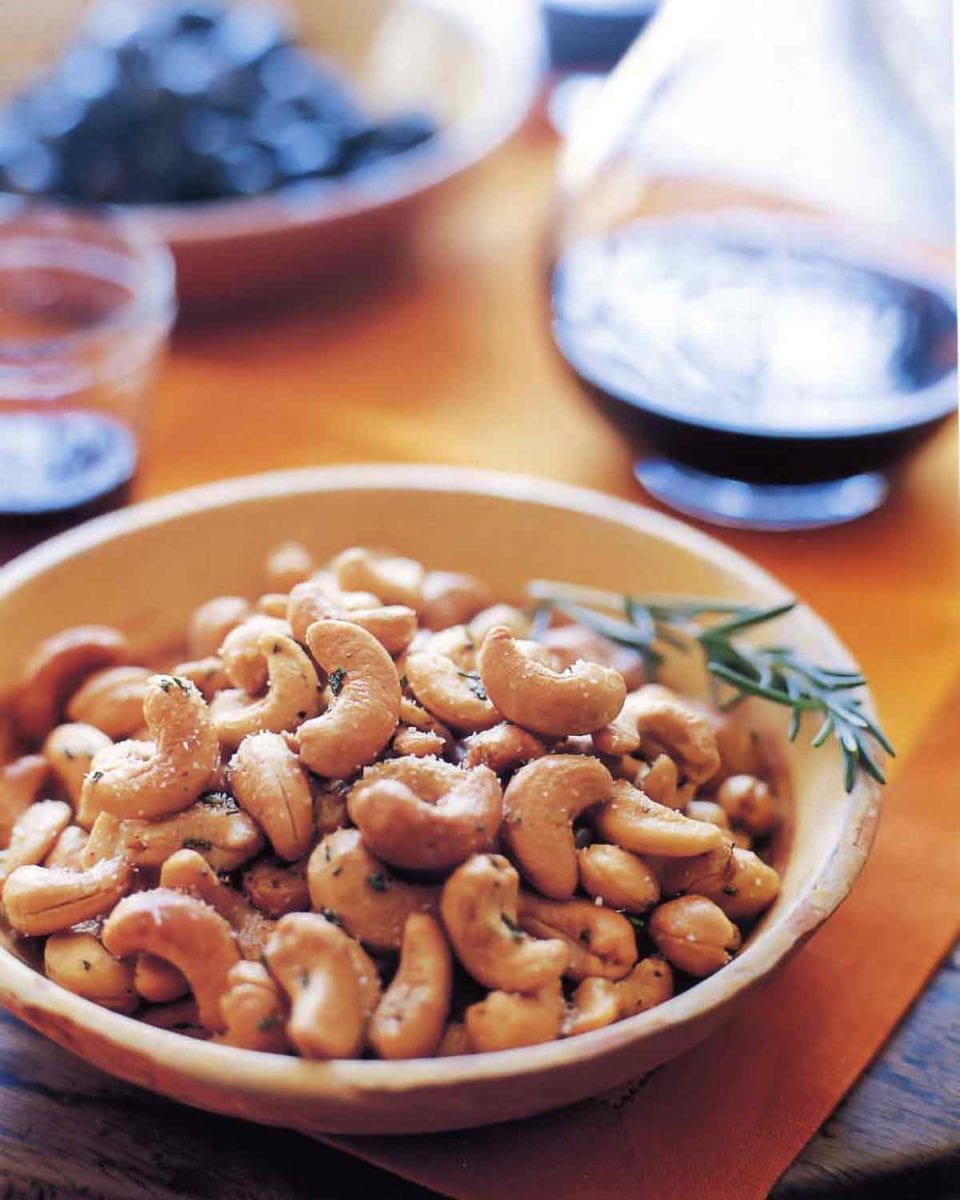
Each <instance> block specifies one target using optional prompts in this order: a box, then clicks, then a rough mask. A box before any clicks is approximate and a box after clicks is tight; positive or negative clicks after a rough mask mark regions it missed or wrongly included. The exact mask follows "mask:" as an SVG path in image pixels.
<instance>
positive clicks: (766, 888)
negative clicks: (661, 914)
mask: <svg viewBox="0 0 960 1200" xmlns="http://www.w3.org/2000/svg"><path fill="white" fill-rule="evenodd" d="M657 869H658V870H659V872H660V876H661V879H662V880H663V886H664V891H665V892H667V893H668V894H669V895H675V896H676V895H681V896H682V895H687V894H690V893H694V894H696V895H698V896H706V897H707V899H708V900H712V901H713V902H714V904H716V905H717V907H718V908H720V909H722V910H723V912H725V913H726V915H727V916H728V917H730V918H731V919H732V920H737V921H740V920H744V919H746V918H748V917H755V916H757V914H758V913H761V912H763V910H764V909H766V908H769V907H770V905H771V904H772V903H773V901H774V900H775V899H776V896H777V893H778V892H779V890H780V876H779V875H778V874H777V872H776V871H775V870H774V869H773V867H770V866H768V865H767V864H766V863H765V862H764V861H763V860H762V859H761V858H758V856H757V855H756V854H754V853H753V851H752V850H742V849H741V848H740V847H739V846H736V845H735V844H734V843H733V842H731V841H727V842H725V843H724V845H723V846H721V847H720V849H718V850H711V851H710V853H709V854H700V855H698V856H697V857H696V858H682V859H663V860H661V862H660V863H659V864H658V868H657Z"/></svg>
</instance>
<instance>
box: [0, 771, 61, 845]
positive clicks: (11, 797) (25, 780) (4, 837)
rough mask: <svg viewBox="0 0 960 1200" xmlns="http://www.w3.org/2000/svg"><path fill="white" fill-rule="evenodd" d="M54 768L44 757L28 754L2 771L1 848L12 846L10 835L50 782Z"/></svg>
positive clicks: (0, 800)
mask: <svg viewBox="0 0 960 1200" xmlns="http://www.w3.org/2000/svg"><path fill="white" fill-rule="evenodd" d="M49 773H50V764H49V763H48V762H47V760H46V758H45V757H44V756H43V755H41V754H24V755H23V756H22V757H20V758H17V759H14V761H13V762H11V763H7V764H6V765H5V766H3V767H0V846H7V845H9V843H10V833H11V831H12V830H13V827H14V825H15V824H16V823H17V821H19V819H20V818H21V817H22V816H23V814H24V813H25V812H26V811H27V809H28V808H29V807H30V805H31V804H33V802H34V801H35V800H36V799H37V795H38V793H39V791H40V789H41V787H43V785H44V783H46V781H47V776H48V774H49Z"/></svg>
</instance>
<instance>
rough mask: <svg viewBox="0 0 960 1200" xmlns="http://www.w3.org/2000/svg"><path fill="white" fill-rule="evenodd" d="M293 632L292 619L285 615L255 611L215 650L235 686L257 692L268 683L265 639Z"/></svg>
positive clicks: (242, 689)
mask: <svg viewBox="0 0 960 1200" xmlns="http://www.w3.org/2000/svg"><path fill="white" fill-rule="evenodd" d="M291 635H292V631H291V629H290V623H289V622H288V621H285V620H283V618H281V617H269V616H265V615H263V614H260V613H254V614H253V615H251V616H248V617H247V618H246V619H245V620H244V621H242V622H241V623H240V624H239V625H235V626H234V627H233V629H231V630H230V632H229V633H228V634H227V635H226V637H225V638H224V639H223V641H222V642H221V643H220V645H219V646H218V647H217V649H216V650H215V651H214V653H215V655H216V657H217V658H219V659H220V661H221V663H222V664H223V669H224V671H225V673H226V675H227V678H228V679H229V680H230V682H231V683H232V684H233V686H234V687H235V688H239V689H240V691H241V692H246V693H247V695H249V696H256V695H258V694H259V693H260V692H262V691H263V689H264V688H265V687H266V685H267V674H268V671H267V668H268V665H269V664H268V661H267V657H266V654H265V653H264V650H263V645H262V642H263V639H264V638H265V637H274V638H282V637H285V638H289V637H290V636H291Z"/></svg>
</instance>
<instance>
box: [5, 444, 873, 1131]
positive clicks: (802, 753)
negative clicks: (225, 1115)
mask: <svg viewBox="0 0 960 1200" xmlns="http://www.w3.org/2000/svg"><path fill="white" fill-rule="evenodd" d="M285 538H297V539H299V540H301V541H303V542H304V543H306V544H307V545H308V546H309V547H310V549H311V550H312V551H313V552H314V554H315V555H316V556H317V557H318V558H323V557H325V556H328V555H330V554H332V553H334V552H336V551H337V550H339V549H341V548H343V547H344V546H346V545H349V544H352V543H365V544H371V545H381V546H387V545H389V546H393V547H396V548H397V549H398V550H400V551H402V552H404V553H407V554H409V555H412V556H414V557H418V558H420V559H422V560H423V561H424V562H425V563H427V564H428V565H430V566H435V567H442V568H446V569H451V570H466V571H471V572H474V573H476V574H477V575H479V576H481V577H482V578H485V579H486V580H487V581H488V582H489V583H490V584H491V585H492V586H493V587H494V589H495V590H496V591H497V592H498V593H500V594H502V595H503V596H504V597H506V598H512V599H516V600H520V599H522V598H523V595H524V585H525V583H526V581H527V580H528V579H530V578H531V577H535V576H540V577H546V578H552V579H558V580H565V581H569V582H572V583H579V584H584V585H590V586H594V587H599V588H606V589H610V590H614V591H618V592H631V593H633V594H643V593H657V594H667V593H680V594H684V595H701V596H711V597H721V598H728V599H738V600H748V601H752V602H757V603H764V604H769V603H774V602H777V601H779V600H781V599H783V597H784V591H783V589H782V588H781V587H780V585H778V584H777V583H776V582H775V581H774V580H772V579H771V578H770V577H769V576H767V575H766V574H765V573H764V572H762V571H760V570H759V569H758V568H756V567H754V566H752V565H751V564H750V563H749V562H748V561H747V560H745V559H743V558H741V557H740V556H739V555H736V554H734V553H733V552H731V551H728V550H727V549H726V548H725V547H723V546H722V545H720V544H719V543H717V542H714V541H713V540H712V539H710V538H707V537H705V536H704V535H701V534H699V533H697V532H696V531H694V530H692V529H689V528H687V527H686V526H683V525H681V524H679V523H678V522H675V521H672V520H670V519H667V518H663V517H660V516H658V515H657V514H653V513H650V512H647V511H644V510H642V509H639V508H636V507H634V506H632V505H628V504H625V503H623V502H620V501H616V500H612V499H610V498H607V497H603V496H599V495H597V494H595V493H590V492H582V491H579V490H577V489H572V488H566V487H561V486H559V485H553V484H545V483H543V482H540V481H534V480H524V479H518V478H516V477H510V476H500V475H495V474H487V473H478V472H465V471H455V470H448V469H444V468H423V467H412V468H410V467H407V468H404V467H382V468H376V467H374V468H356V467H353V468H345V469H343V468H337V469H326V470H316V471H303V472H286V473H280V474H275V475H266V476H261V477H259V478H257V479H253V480H241V481H237V482H234V483H226V484H221V485H215V486H214V487H212V488H203V489H197V490H196V491H194V492H186V493H180V494H178V495H175V496H172V497H169V498H167V499H165V500H161V501H155V502H153V503H152V504H149V505H145V506H140V508H139V509H133V510H129V511H127V512H125V513H119V514H115V515H112V516H108V517H105V518H101V519H100V520H98V521H95V522H92V523H90V524H89V525H87V526H82V527H80V528H79V529H77V530H75V531H73V532H72V533H70V534H67V535H64V536H63V537H61V538H59V539H55V540H54V541H53V542H50V543H47V544H46V545H44V546H41V547H39V548H38V549H37V550H35V551H33V552H31V553H30V554H28V555H26V556H24V557H23V558H21V559H19V560H17V561H15V562H14V563H12V564H10V565H9V566H8V567H7V568H5V569H4V570H3V571H2V572H0V620H2V623H3V627H4V629H5V630H6V631H7V637H5V638H3V639H0V691H2V690H5V689H7V688H9V687H10V686H11V685H12V684H13V682H14V681H15V679H16V676H17V672H18V671H19V669H20V667H21V665H22V663H23V660H24V658H25V656H26V654H27V653H28V652H29V650H30V648H31V647H32V646H33V645H34V644H35V643H36V642H37V641H38V640H39V639H41V638H43V637H45V636H47V635H48V634H50V633H52V632H54V631H56V630H58V629H60V628H63V627H64V626H67V625H72V624H77V623H83V622H105V623H108V624H116V625H118V626H120V627H122V628H123V629H125V630H126V631H127V632H128V633H129V634H130V635H131V637H132V638H133V640H134V642H135V643H136V644H137V645H138V646H139V647H141V648H143V649H144V650H148V649H152V648H156V647H158V646H163V645H165V644H175V643H177V642H178V641H179V640H180V638H181V637H182V631H183V629H184V627H185V623H186V621H187V619H188V617H189V615H190V613H191V611H192V610H193V609H194V608H195V607H196V606H197V604H199V603H200V602H202V601H203V600H206V599H209V598H210V597H211V596H215V595H218V594H225V593H241V594H248V595H256V594H257V593H258V592H259V591H260V590H261V578H260V571H261V563H262V561H263V557H264V554H265V551H266V550H267V549H268V548H269V547H271V546H272V545H274V544H276V542H277V541H279V540H282V539H285ZM777 639H778V641H784V642H789V643H791V644H794V645H797V646H799V647H801V648H803V649H804V650H805V651H806V652H807V653H808V654H809V655H810V656H811V657H813V658H815V659H817V660H819V661H821V662H823V663H824V664H829V665H833V666H837V667H848V666H849V665H850V661H851V660H850V658H849V656H848V654H847V653H846V651H845V650H844V648H843V647H842V646H841V645H840V643H839V642H838V641H837V640H836V638H835V637H834V636H833V634H832V633H831V632H830V631H829V629H828V628H827V627H826V626H825V625H824V624H823V623H822V622H821V621H820V620H819V619H818V618H817V617H816V616H815V615H814V614H812V613H810V612H809V611H808V610H806V609H803V608H799V609H797V610H795V611H794V612H793V613H791V614H790V615H789V616H788V617H786V618H784V619H783V620H782V622H781V623H780V627H779V629H778V632H777ZM668 681H669V682H675V683H677V684H679V685H680V686H682V687H684V688H685V689H687V690H691V691H694V692H699V691H702V690H703V688H704V686H705V677H704V672H703V670H702V666H701V664H699V663H698V662H697V661H696V659H695V658H694V657H692V656H691V657H688V658H684V657H682V656H678V657H677V658H675V659H673V660H671V661H670V664H669V672H668ZM742 719H743V720H744V721H745V722H747V723H749V725H750V726H751V728H755V729H756V730H757V731H758V732H759V733H760V735H761V736H763V737H764V738H766V739H773V740H775V741H776V744H777V746H778V747H779V753H780V754H782V762H783V768H784V770H785V773H786V778H788V779H789V786H790V790H791V792H792V810H791V812H792V820H791V822H790V827H789V843H790V846H789V855H785V850H786V843H785V842H784V843H782V844H781V846H780V854H779V857H780V859H781V861H780V864H779V865H781V866H783V867H784V868H785V871H784V879H783V888H782V892H781V895H780V898H779V899H778V900H777V902H776V904H775V905H774V907H773V908H772V909H771V910H770V911H769V912H768V914H767V915H766V916H765V918H764V920H763V921H762V922H761V924H760V925H759V927H758V929H757V931H756V932H755V933H754V934H753V936H752V939H751V941H750V944H749V945H748V946H747V948H746V950H745V951H744V952H743V953H742V955H741V956H739V957H738V958H737V959H736V960H735V961H734V963H732V964H731V965H730V966H729V967H727V968H725V969H724V970H723V971H721V972H719V973H718V974H717V975H715V976H713V977H711V978H709V979H707V980H705V981H703V982H701V983H700V984H699V985H698V986H697V987H696V988H693V989H691V990H690V991H689V992H687V993H684V994H683V995H681V996H679V997H677V998H676V999H675V1000H673V1001H670V1002H668V1003H667V1004H665V1005H663V1006H661V1007H660V1008H658V1009H655V1010H652V1011H651V1012H649V1013H646V1014H642V1015H641V1016H639V1017H635V1018H631V1019H630V1020H628V1021H624V1022H621V1023H619V1025H617V1026H611V1027H609V1029H607V1030H600V1031H598V1032H597V1033H596V1034H588V1035H584V1036H583V1037H581V1038H578V1039H574V1041H573V1042H567V1043H553V1044H550V1045H548V1046H541V1047H534V1048H531V1049H530V1050H527V1051H524V1052H523V1053H522V1057H518V1056H519V1055H521V1052H518V1051H507V1052H503V1053H500V1054H497V1055H486V1056H479V1059H487V1060H503V1063H505V1064H506V1065H501V1066H497V1065H496V1064H494V1066H490V1064H489V1063H486V1064H484V1063H481V1062H479V1061H474V1060H472V1059H465V1060H457V1062H456V1064H454V1062H453V1060H428V1061H425V1062H423V1063H420V1064H413V1063H410V1064H380V1063H373V1062H354V1063H342V1064H341V1063H335V1064H314V1063H310V1064H304V1063H298V1062H295V1061H290V1060H283V1059H276V1060H273V1056H269V1057H270V1059H271V1065H270V1067H269V1070H268V1071H264V1069H263V1066H262V1060H263V1058H264V1056H255V1058H256V1060H257V1062H258V1063H260V1066H259V1067H258V1068H257V1069H258V1070H259V1071H260V1084H258V1086H263V1083H262V1081H263V1079H264V1078H267V1077H268V1076H269V1077H271V1078H275V1079H276V1080H286V1081H287V1083H289V1081H290V1080H292V1079H296V1080H297V1081H299V1083H300V1084H301V1085H302V1086H303V1087H307V1088H308V1090H309V1088H310V1087H313V1088H315V1089H320V1090H323V1088H324V1087H325V1086H327V1084H328V1083H329V1081H330V1079H331V1078H334V1077H335V1078H337V1079H339V1080H340V1081H341V1082H342V1081H344V1080H347V1081H349V1083H350V1085H351V1088H352V1089H353V1091H352V1092H351V1095H353V1094H354V1093H356V1091H357V1089H360V1091H363V1090H364V1089H374V1088H376V1089H381V1091H382V1089H383V1088H384V1087H389V1089H390V1090H391V1091H392V1092H398V1091H399V1092H402V1090H403V1088H404V1086H405V1083H404V1081H405V1080H407V1081H412V1080H414V1078H416V1079H417V1080H418V1081H419V1082H422V1081H423V1079H424V1078H425V1077H428V1078H429V1079H430V1080H431V1081H432V1082H433V1083H436V1084H438V1085H439V1084H444V1083H446V1084H449V1085H451V1086H452V1085H454V1084H457V1085H464V1086H465V1085H468V1084H469V1082H470V1079H471V1078H473V1077H476V1078H481V1077H483V1076H484V1075H488V1074H489V1073H490V1071H492V1070H495V1069H496V1070H497V1071H499V1072H501V1073H502V1072H506V1073H507V1074H508V1075H511V1074H513V1075H517V1076H520V1075H522V1074H523V1073H524V1072H525V1071H527V1070H528V1066H529V1064H530V1063H531V1062H532V1063H534V1064H540V1065H541V1066H544V1067H549V1065H550V1064H551V1063H553V1062H559V1061H561V1060H564V1059H569V1058H570V1056H571V1055H573V1056H574V1058H580V1059H581V1060H586V1059H589V1057H590V1056H591V1054H592V1053H593V1052H594V1050H595V1051H596V1052H597V1053H598V1054H600V1053H603V1052H605V1050H606V1049H609V1048H610V1047H612V1046H624V1045H626V1044H628V1043H630V1042H639V1041H642V1040H643V1037H644V1034H645V1031H646V1032H648V1033H650V1034H653V1033H654V1032H656V1031H657V1030H658V1029H665V1028H667V1027H669V1026H671V1025H677V1024H682V1023H683V1022H687V1021H690V1020H692V1019H694V1018H695V1017H696V1016H697V1015H698V1014H702V1013H704V1012H706V1011H709V1010H710V1009H711V1007H716V1006H719V1005H720V1004H721V1003H723V1002H725V1001H726V1000H727V999H728V998H729V996H730V994H731V991H736V990H737V989H738V988H747V987H748V986H751V985H752V984H753V983H754V982H756V980H757V979H758V978H759V977H761V976H762V975H763V974H765V973H766V971H768V970H769V969H770V968H771V967H772V966H773V965H775V964H776V962H777V961H778V960H779V959H780V958H782V957H783V956H784V954H785V953H787V952H788V951H789V950H790V949H791V948H792V946H793V943H794V942H796V940H797V938H798V937H801V936H802V935H804V934H805V933H806V932H808V931H809V929H810V928H812V927H813V926H815V925H816V924H817V923H818V920H819V919H822V916H823V915H826V914H827V913H829V912H830V911H831V910H832V908H833V907H835V906H836V904H837V903H838V902H839V900H840V899H842V896H843V894H845V891H846V890H847V889H848V888H849V886H850V884H851V883H852V879H853V877H854V876H855V874H856V870H857V869H858V868H859V865H860V863H861V862H862V858H863V855H864V854H865V852H866V849H867V847H868V843H869V837H870V833H871V831H872V826H873V818H874V816H875V808H876V794H875V792H874V791H873V789H872V788H870V787H867V786H866V785H863V784H859V785H858V786H857V788H856V789H855V791H854V792H853V793H852V794H851V795H849V796H848V795H846V794H845V793H844V790H843V785H842V777H841V776H842V772H841V769H840V764H839V755H837V754H835V753H834V752H833V751H832V749H822V750H819V751H818V750H813V749H811V748H810V746H809V745H808V741H809V737H808V736H807V735H808V733H809V730H808V729H805V730H804V733H803V734H802V735H801V737H800V738H799V739H798V740H797V742H795V743H793V744H789V743H787V742H786V739H785V716H784V714H783V713H781V712H779V711H778V710H776V709H775V708H774V707H773V706H770V705H766V704H756V705H754V704H751V705H749V706H744V710H743V713H742ZM838 857H839V858H840V859H841V860H843V861H842V862H841V863H840V865H839V866H838ZM784 858H785V861H784ZM8 944H9V943H8ZM76 1001H77V998H75V997H69V998H68V1001H64V1003H65V1004H66V1003H68V1002H69V1003H72V1004H74V1008H76V1003H75V1002H76ZM79 1005H80V1008H79V1009H78V1011H81V1012H82V1011H84V1010H86V1009H89V1010H90V1015H89V1024H90V1025H91V1026H96V1027H97V1028H98V1029H99V1030H100V1031H101V1032H104V1031H107V1030H110V1029H113V1028H114V1027H116V1028H117V1029H118V1030H129V1029H130V1028H131V1026H132V1025H133V1023H132V1022H130V1021H129V1020H128V1019H127V1018H123V1017H118V1016H115V1015H114V1014H109V1013H102V1012H101V1011H99V1010H96V1009H95V1008H94V1006H92V1005H88V1004H87V1003H86V1002H84V1001H79ZM137 1028H142V1027H137ZM155 1035H156V1031H150V1034H149V1036H150V1037H151V1038H154V1037H155ZM601 1035H604V1036H601ZM118 1036H119V1034H118ZM124 1036H127V1034H126V1033H124ZM160 1036H161V1037H163V1038H166V1039H168V1040H169V1041H170V1042H171V1043H182V1042H184V1041H185V1039H180V1038H176V1037H174V1036H173V1035H166V1034H163V1035H160ZM204 1049H206V1050H209V1051H211V1052H219V1054H220V1055H221V1056H222V1053H223V1048H221V1047H205V1048H204ZM673 1052H676V1050H674V1051H673ZM190 1053H191V1054H192V1053H195V1047H192V1046H191V1047H190ZM229 1053H232V1054H233V1056H234V1061H235V1062H237V1063H239V1062H241V1061H245V1060H246V1059H248V1058H250V1056H249V1055H246V1054H245V1053H244V1052H236V1051H233V1052H229ZM169 1054H171V1055H174V1057H176V1055H186V1054H187V1051H183V1050H182V1048H181V1047H180V1046H179V1045H172V1044H171V1047H170V1051H169ZM171 1061H172V1060H171ZM184 1062H185V1063H186V1062H187V1059H186V1058H184ZM454 1065H455V1066H456V1070H452V1068H453V1067H454ZM250 1066H251V1073H252V1071H253V1067H254V1064H253V1063H251V1064H250ZM385 1066H388V1067H389V1070H388V1071H387V1072H384V1070H383V1069H382V1068H383V1067H385ZM185 1069H187V1067H186V1066H185ZM237 1070H240V1068H239V1067H237ZM311 1080H312V1081H313V1082H312V1083H311V1082H310V1081H311ZM324 1081H326V1083H325V1082H324ZM248 1082H249V1080H248ZM583 1094H586V1093H585V1092H584V1093H583ZM549 1103H550V1102H549V1099H543V1098H542V1097H541V1103H540V1107H548V1106H549ZM254 1115H256V1114H254ZM261 1119H269V1118H264V1117H261ZM490 1119H493V1118H492V1117H491V1118H490ZM424 1127H428V1126H424Z"/></svg>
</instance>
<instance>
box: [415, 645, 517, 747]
mask: <svg viewBox="0 0 960 1200" xmlns="http://www.w3.org/2000/svg"><path fill="white" fill-rule="evenodd" d="M404 672H405V674H406V676H407V679H408V680H409V682H410V690H411V691H412V692H413V694H414V696H416V698H417V700H418V701H419V702H420V703H421V704H422V705H423V707H424V708H425V709H427V710H428V711H429V712H431V713H433V715H434V716H435V717H437V718H438V719H439V720H441V721H443V723H444V724H445V725H449V726H450V727H451V728H452V729H457V730H460V731H461V732H466V733H476V732H477V731H478V730H480V729H490V728H491V727H492V726H493V725H496V724H497V722H498V721H500V720H501V716H500V714H499V713H498V712H497V710H496V709H495V708H494V706H493V705H492V704H491V703H490V700H489V698H488V697H487V693H486V692H485V691H484V688H483V684H482V683H481V682H480V677H479V676H478V675H477V674H476V672H471V671H461V670H460V669H459V668H458V666H457V664H456V663H455V662H454V661H453V659H451V658H447V657H446V655H444V654H432V653H419V654H408V655H407V657H406V659H405V661H404Z"/></svg>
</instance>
